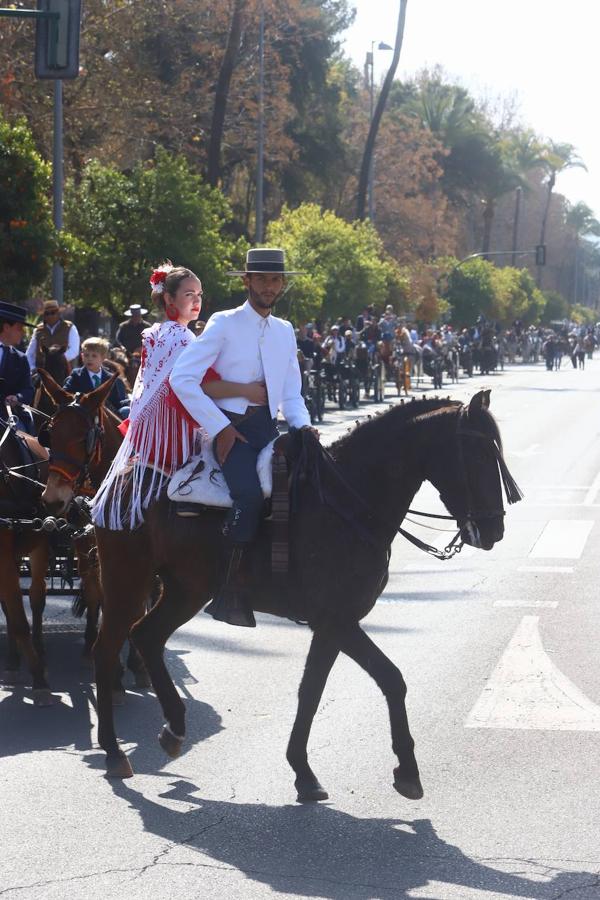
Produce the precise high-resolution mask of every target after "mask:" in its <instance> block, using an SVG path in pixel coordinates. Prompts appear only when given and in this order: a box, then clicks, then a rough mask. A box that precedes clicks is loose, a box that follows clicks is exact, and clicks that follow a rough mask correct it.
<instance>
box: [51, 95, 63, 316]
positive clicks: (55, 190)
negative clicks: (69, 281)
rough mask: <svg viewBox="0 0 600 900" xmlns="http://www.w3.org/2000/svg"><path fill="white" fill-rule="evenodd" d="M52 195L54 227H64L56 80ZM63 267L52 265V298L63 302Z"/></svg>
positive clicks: (60, 99) (60, 103)
mask: <svg viewBox="0 0 600 900" xmlns="http://www.w3.org/2000/svg"><path fill="white" fill-rule="evenodd" d="M52 196H53V201H54V227H55V228H56V230H57V231H61V230H62V227H63V83H62V81H61V79H60V78H57V79H56V80H55V81H54V140H53V147H52ZM63 296H64V291H63V269H62V266H61V265H59V264H58V263H54V265H53V266H52V298H53V299H54V300H57V301H58V302H59V303H62V302H63Z"/></svg>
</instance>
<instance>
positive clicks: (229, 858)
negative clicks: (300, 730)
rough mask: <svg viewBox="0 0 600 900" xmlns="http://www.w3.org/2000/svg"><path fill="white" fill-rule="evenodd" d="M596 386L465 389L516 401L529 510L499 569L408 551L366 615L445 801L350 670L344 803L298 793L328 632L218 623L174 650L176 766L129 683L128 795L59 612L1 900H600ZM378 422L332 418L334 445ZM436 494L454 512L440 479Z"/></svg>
mask: <svg viewBox="0 0 600 900" xmlns="http://www.w3.org/2000/svg"><path fill="white" fill-rule="evenodd" d="M599 376H600V361H596V360H594V361H592V362H588V364H587V367H586V370H585V371H583V372H579V371H574V370H572V369H571V366H570V363H569V367H568V368H567V367H566V366H563V369H562V370H561V371H560V372H556V373H554V372H546V371H545V369H544V368H543V367H542V366H539V367H533V366H516V367H513V368H511V369H510V370H507V371H506V372H505V373H502V374H497V375H494V376H491V377H489V378H487V379H485V380H483V379H480V378H475V379H473V380H472V381H468V380H467V379H462V380H461V382H460V383H459V385H458V386H456V387H455V388H448V389H447V390H448V391H449V392H451V393H452V395H453V396H457V397H459V398H460V399H467V398H468V397H470V395H471V394H472V393H473V392H474V390H476V389H478V388H479V387H482V386H488V387H492V388H493V390H492V411H493V412H494V413H495V415H496V417H497V419H498V421H499V424H500V427H501V430H502V434H503V438H504V443H505V448H506V456H507V460H508V463H509V465H510V467H511V470H512V472H513V474H514V476H515V477H516V479H517V481H518V482H519V483H520V485H521V487H522V488H523V490H524V491H525V494H526V499H525V501H524V502H522V503H521V504H518V505H517V506H515V507H512V508H510V510H509V511H508V514H507V522H506V535H505V538H504V540H503V541H502V542H501V543H500V544H498V545H497V546H496V547H495V548H494V549H493V550H492V551H491V552H490V553H484V552H483V551H474V550H470V549H467V550H465V551H463V553H462V554H461V555H460V556H459V557H457V558H456V559H455V560H453V561H451V562H447V563H438V562H436V561H435V560H430V559H429V558H427V557H426V556H424V555H422V554H420V553H419V552H418V551H417V550H415V549H414V548H413V547H411V546H410V545H408V544H407V543H406V542H404V541H402V540H401V539H397V541H396V542H395V544H394V552H393V557H392V562H391V570H390V581H389V584H388V586H387V589H386V591H385V594H384V595H383V596H382V598H381V600H380V602H379V603H378V604H377V606H376V607H375V609H374V610H373V612H372V613H371V615H370V616H369V617H368V619H367V620H366V621H365V628H366V630H367V631H368V633H369V634H370V635H371V637H372V638H373V639H374V640H375V641H376V642H377V643H378V645H379V646H380V647H381V648H382V649H383V650H384V652H385V653H387V654H388V655H389V656H390V658H391V659H393V660H394V661H395V662H396V663H397V664H398V665H399V666H400V668H401V669H402V672H403V674H404V677H405V680H406V682H407V684H408V688H409V695H408V711H409V717H410V722H411V728H412V732H413V735H414V737H415V740H416V744H417V748H416V749H417V758H418V760H419V765H420V768H421V774H422V779H423V784H424V788H425V797H424V798H423V800H421V801H418V802H410V801H408V800H405V799H404V798H402V797H400V796H399V795H398V794H397V793H396V792H395V791H394V790H393V787H392V769H393V766H394V765H395V758H394V757H393V754H392V751H391V746H390V737H389V723H388V720H387V712H386V708H385V704H384V701H383V698H382V697H381V695H380V694H379V691H378V689H377V687H376V686H375V684H374V683H373V682H372V681H371V679H369V678H368V677H367V676H366V675H365V674H364V673H363V672H362V671H361V670H360V669H358V668H357V667H356V666H355V665H354V664H353V663H352V662H350V661H349V660H347V659H345V658H340V659H339V660H338V661H337V662H336V665H335V667H334V670H333V672H332V675H331V677H330V680H329V682H328V685H327V688H326V690H325V694H324V697H323V701H322V704H321V707H320V710H319V712H318V715H317V717H316V720H315V725H314V730H313V733H312V735H311V741H310V745H309V751H310V758H311V763H312V765H313V768H314V770H315V771H316V773H317V774H318V776H319V778H320V780H321V782H322V783H323V784H324V786H325V787H326V788H327V790H328V791H329V793H330V797H331V799H330V801H329V802H327V803H321V804H318V805H310V806H307V805H298V804H296V803H295V791H294V788H293V775H292V772H291V770H290V769H289V768H288V765H287V763H286V760H285V747H286V743H287V739H288V736H289V732H290V728H291V724H292V721H293V717H294V713H295V707H296V691H297V687H298V683H299V680H300V677H301V673H302V669H303V664H304V659H305V656H306V652H307V649H308V644H309V638H310V635H309V633H308V632H307V630H306V629H304V628H302V627H298V626H296V625H294V624H292V623H287V622H284V621H278V620H274V619H270V618H268V617H262V618H261V619H260V621H259V627H258V628H257V629H256V630H255V631H250V630H246V629H233V628H231V627H228V626H226V625H221V624H219V623H216V622H214V621H213V620H212V619H210V618H209V617H208V616H203V615H200V616H198V617H197V618H196V619H195V620H194V621H192V622H191V623H189V625H188V626H186V627H185V628H182V629H181V630H180V631H179V632H178V633H177V634H176V635H175V636H174V637H173V638H172V640H171V641H170V643H169V646H168V649H167V660H168V664H169V667H170V669H171V672H172V674H173V676H174V679H175V681H176V684H177V686H178V689H179V690H180V692H181V694H182V695H183V696H184V697H185V698H186V703H187V708H188V728H189V733H188V739H187V741H186V745H185V752H184V753H183V755H182V756H181V757H180V758H179V759H177V760H176V761H170V760H168V759H166V758H165V756H164V754H163V753H162V751H161V749H160V747H159V745H158V742H157V740H156V735H157V732H158V730H159V728H160V726H161V723H162V719H161V713H160V709H159V707H158V704H157V702H156V699H155V698H154V696H153V695H152V693H151V692H143V691H138V690H135V689H133V688H131V689H130V690H128V693H127V699H126V704H125V706H123V707H122V708H118V709H117V710H116V722H117V729H118V733H119V734H120V736H121V738H122V739H123V742H124V744H123V746H124V748H125V749H126V750H127V751H131V761H132V764H133V767H134V770H135V772H136V775H135V777H134V778H133V779H130V780H128V781H124V782H119V781H117V782H115V781H109V780H107V779H106V778H105V777H104V775H103V755H102V754H101V752H100V751H99V750H98V748H97V746H96V744H95V726H96V722H95V713H94V689H93V685H92V683H91V677H90V673H89V671H87V670H86V669H85V668H84V667H82V665H81V661H80V652H81V639H82V636H81V634H80V633H77V631H76V629H77V628H78V625H77V624H76V623H74V620H73V619H72V618H71V615H70V611H69V605H68V602H67V601H66V600H62V599H60V598H58V599H56V598H52V600H51V601H50V603H49V610H48V624H49V634H48V639H47V644H48V656H49V670H50V679H51V684H52V688H53V691H54V693H55V695H56V701H57V702H56V703H55V705H54V706H52V707H50V708H47V709H37V708H34V707H33V705H32V700H31V692H30V690H29V688H28V686H27V684H24V685H19V686H16V687H14V688H13V687H9V686H5V687H4V688H2V687H1V686H0V755H1V757H2V758H1V761H0V829H1V832H0V833H1V834H2V845H1V846H2V854H1V857H0V897H2V898H6V900H21V898H28V900H29V898H31V900H38V898H39V900H42V898H43V900H55V898H56V900H58V898H60V900H63V898H65V900H66V898H69V900H71V898H80V897H86V898H102V900H112V898H125V900H129V898H132V900H134V898H135V900H137V898H147V897H148V896H158V897H161V898H163V897H165V898H171V897H178V898H180V897H184V898H196V897H198V898H205V897H206V898H208V897H210V898H213V897H221V896H222V897H227V898H233V900H237V898H244V900H245V898H263V897H268V896H275V897H310V898H331V900H334V898H335V900H338V898H339V900H342V898H343V900H346V898H352V900H354V898H356V900H370V898H401V897H410V898H430V900H445V898H449V900H475V898H477V900H479V898H490V900H492V898H508V897H510V898H543V900H546V898H547V900H550V898H552V900H558V898H563V897H568V898H570V900H584V898H585V900H592V898H594V900H598V898H600V846H599V844H600V837H599V835H600V813H599V811H598V800H599V790H598V788H599V785H600V767H599V749H600V666H599V660H598V656H599V654H598V635H599V634H600V611H599V604H598V575H599V572H600V563H599V559H600V552H599V551H600V527H599V525H598V521H597V520H598V518H599V510H600V478H599V473H600V440H599V439H598V438H599V435H598V432H599V428H600V425H599V415H598V414H599V408H600V378H599ZM445 392H446V390H445V391H444V393H445ZM368 412H369V409H368V408H367V407H363V408H362V409H361V411H360V413H359V414H358V415H357V414H355V413H354V414H353V413H333V414H329V415H328V419H329V421H328V422H327V423H326V424H325V425H324V427H323V437H324V440H325V441H326V442H327V441H329V440H331V439H332V438H333V437H334V436H336V435H337V434H339V433H340V432H341V431H343V430H344V429H345V428H346V427H348V425H349V424H351V423H352V421H353V420H354V419H355V418H358V417H360V416H362V415H365V414H367V413H368ZM417 503H418V506H419V508H421V509H426V510H427V509H428V510H437V509H439V508H440V507H439V501H438V499H437V497H436V496H435V492H434V491H433V490H431V489H429V488H427V489H424V490H423V491H422V492H421V493H420V495H419V497H418V500H417ZM411 527H412V528H414V530H415V531H418V533H419V534H420V535H421V536H423V537H426V538H427V539H431V538H435V540H436V541H439V542H441V543H445V541H446V540H447V538H448V535H447V534H445V533H436V532H429V531H427V532H426V531H424V530H422V529H417V527H416V526H411ZM73 629H75V630H73ZM0 649H2V650H3V641H2V636H0Z"/></svg>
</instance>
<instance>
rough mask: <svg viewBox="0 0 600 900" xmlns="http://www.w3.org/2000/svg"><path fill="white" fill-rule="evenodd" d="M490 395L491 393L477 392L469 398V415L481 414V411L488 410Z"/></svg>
mask: <svg viewBox="0 0 600 900" xmlns="http://www.w3.org/2000/svg"><path fill="white" fill-rule="evenodd" d="M490 394H491V391H477V393H476V394H475V395H474V396H473V397H471V402H470V403H469V415H470V414H471V413H477V412H481V410H482V409H489V406H490Z"/></svg>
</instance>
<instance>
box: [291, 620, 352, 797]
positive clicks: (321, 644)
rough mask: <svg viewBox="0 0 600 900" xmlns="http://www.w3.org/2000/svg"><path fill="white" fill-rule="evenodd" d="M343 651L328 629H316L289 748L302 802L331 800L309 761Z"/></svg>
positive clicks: (299, 695)
mask: <svg viewBox="0 0 600 900" xmlns="http://www.w3.org/2000/svg"><path fill="white" fill-rule="evenodd" d="M339 652H340V649H339V646H338V644H337V643H336V642H335V641H334V640H333V638H332V637H331V635H330V634H329V633H328V632H325V631H315V633H314V634H313V639H312V642H311V645H310V650H309V652H308V657H307V659H306V666H305V669H304V674H303V676H302V681H301V682H300V687H299V689H298V710H297V712H296V719H295V721H294V726H293V728H292V733H291V735H290V740H289V743H288V748H287V754H286V755H287V760H288V762H289V764H290V766H291V767H292V769H293V770H294V772H295V773H296V780H295V782H294V784H295V787H296V790H297V792H298V797H297V799H298V802H299V803H313V802H315V801H318V800H327V799H328V796H329V795H328V794H327V791H325V790H324V789H323V788H322V787H321V785H320V784H319V780H318V779H317V777H316V775H315V774H314V772H313V770H312V769H311V767H310V765H309V762H308V752H307V747H308V738H309V735H310V729H311V726H312V723H313V719H314V717H315V714H316V712H317V709H318V707H319V703H320V701H321V697H322V696H323V690H324V689H325V685H326V683H327V678H328V677H329V673H330V672H331V669H332V666H333V664H334V662H335V661H336V659H337V657H338V654H339Z"/></svg>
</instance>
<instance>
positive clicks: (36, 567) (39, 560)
mask: <svg viewBox="0 0 600 900" xmlns="http://www.w3.org/2000/svg"><path fill="white" fill-rule="evenodd" d="M29 564H30V567H31V584H30V586H29V605H30V607H31V637H32V641H33V646H34V647H35V651H36V653H37V655H38V656H39V658H40V659H41V661H42V663H43V662H44V661H45V658H46V652H45V648H44V634H43V619H44V610H45V609H46V572H47V570H48V539H47V538H46V535H43V536H41V538H40V541H39V543H38V544H37V546H36V547H34V548H33V549H32V550H31V551H30V554H29Z"/></svg>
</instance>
